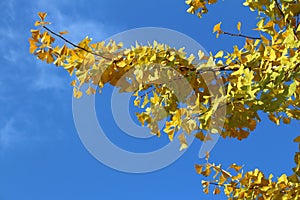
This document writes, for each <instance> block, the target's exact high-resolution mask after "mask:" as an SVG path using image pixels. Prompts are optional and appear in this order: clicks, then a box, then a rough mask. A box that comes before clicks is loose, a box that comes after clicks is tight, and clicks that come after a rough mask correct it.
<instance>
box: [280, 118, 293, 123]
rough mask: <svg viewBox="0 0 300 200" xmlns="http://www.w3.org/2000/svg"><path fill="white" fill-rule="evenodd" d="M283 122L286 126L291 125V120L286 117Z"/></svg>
mask: <svg viewBox="0 0 300 200" xmlns="http://www.w3.org/2000/svg"><path fill="white" fill-rule="evenodd" d="M282 121H283V123H285V124H290V123H291V118H288V117H284V118H283V119H282Z"/></svg>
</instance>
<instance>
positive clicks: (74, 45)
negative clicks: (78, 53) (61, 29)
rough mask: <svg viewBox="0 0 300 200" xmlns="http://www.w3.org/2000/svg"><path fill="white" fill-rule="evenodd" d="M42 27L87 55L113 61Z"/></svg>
mask: <svg viewBox="0 0 300 200" xmlns="http://www.w3.org/2000/svg"><path fill="white" fill-rule="evenodd" d="M42 27H43V28H44V29H46V30H47V31H49V32H50V33H51V34H53V35H55V36H57V37H59V38H61V39H62V40H63V41H65V42H66V43H68V44H70V45H72V46H73V47H76V48H78V49H81V50H83V51H85V52H87V53H90V54H93V55H95V56H99V57H101V58H104V59H106V60H111V58H109V57H106V56H104V55H101V54H98V53H95V52H93V51H90V50H88V49H85V48H83V47H80V46H78V45H76V44H74V43H73V42H71V41H69V40H68V39H66V38H64V37H63V36H61V35H59V34H57V33H55V32H54V31H52V30H51V29H49V28H48V27H46V26H42Z"/></svg>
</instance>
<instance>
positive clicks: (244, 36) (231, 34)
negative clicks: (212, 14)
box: [222, 31, 261, 40]
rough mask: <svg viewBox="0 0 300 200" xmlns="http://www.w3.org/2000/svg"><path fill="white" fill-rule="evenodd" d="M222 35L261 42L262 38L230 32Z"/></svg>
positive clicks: (224, 32)
mask: <svg viewBox="0 0 300 200" xmlns="http://www.w3.org/2000/svg"><path fill="white" fill-rule="evenodd" d="M222 34H225V35H230V36H237V37H243V38H248V39H253V40H261V38H260V37H252V36H248V35H244V34H241V33H229V32H226V31H222Z"/></svg>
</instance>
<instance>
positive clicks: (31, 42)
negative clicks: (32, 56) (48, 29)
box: [29, 38, 38, 53]
mask: <svg viewBox="0 0 300 200" xmlns="http://www.w3.org/2000/svg"><path fill="white" fill-rule="evenodd" d="M37 48H38V47H37V46H36V42H35V40H34V39H32V38H29V52H30V53H34V51H35V50H36V49H37Z"/></svg>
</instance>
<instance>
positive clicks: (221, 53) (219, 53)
mask: <svg viewBox="0 0 300 200" xmlns="http://www.w3.org/2000/svg"><path fill="white" fill-rule="evenodd" d="M223 55H224V52H223V51H222V50H221V51H219V52H218V53H217V54H216V55H215V56H214V57H215V58H222V57H223Z"/></svg>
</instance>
